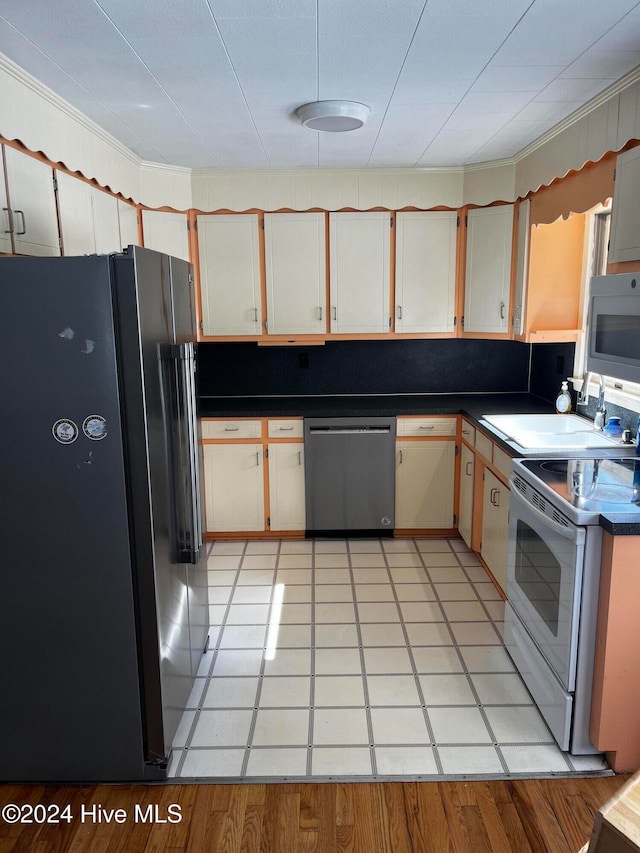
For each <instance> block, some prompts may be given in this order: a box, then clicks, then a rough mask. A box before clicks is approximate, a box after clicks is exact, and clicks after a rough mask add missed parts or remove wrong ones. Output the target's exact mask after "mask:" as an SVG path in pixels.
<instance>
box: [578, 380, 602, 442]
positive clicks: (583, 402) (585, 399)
mask: <svg viewBox="0 0 640 853" xmlns="http://www.w3.org/2000/svg"><path fill="white" fill-rule="evenodd" d="M593 375H594V376H595V377H597V378H598V381H599V387H598V405H597V406H596V415H595V418H594V419H593V428H594V429H597V430H601V429H602V428H603V427H604V425H605V423H606V422H607V408H606V406H605V404H604V376H603V375H602V374H601V373H594V374H593ZM590 377H591V371H589V370H587V371H585V374H584V376H583V377H582V388H581V389H580V393H579V394H578V405H579V406H587V405H588V404H589V379H590Z"/></svg>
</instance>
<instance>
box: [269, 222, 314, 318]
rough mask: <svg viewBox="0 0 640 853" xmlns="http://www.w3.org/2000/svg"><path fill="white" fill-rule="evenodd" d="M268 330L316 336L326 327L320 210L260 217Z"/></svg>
mask: <svg viewBox="0 0 640 853" xmlns="http://www.w3.org/2000/svg"><path fill="white" fill-rule="evenodd" d="M264 237H265V261H266V279H267V320H268V331H269V333H270V334H273V335H289V334H305V335H318V334H322V333H323V332H324V331H325V330H326V303H327V299H326V271H325V270H326V263H325V257H326V234H325V217H324V213H267V214H265V217H264Z"/></svg>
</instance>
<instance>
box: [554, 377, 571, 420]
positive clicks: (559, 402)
mask: <svg viewBox="0 0 640 853" xmlns="http://www.w3.org/2000/svg"><path fill="white" fill-rule="evenodd" d="M570 411H571V394H570V393H569V383H568V382H567V381H566V380H565V381H564V382H563V383H562V388H561V389H560V393H559V394H558V396H557V397H556V412H557V413H558V414H559V415H568V414H569V412H570Z"/></svg>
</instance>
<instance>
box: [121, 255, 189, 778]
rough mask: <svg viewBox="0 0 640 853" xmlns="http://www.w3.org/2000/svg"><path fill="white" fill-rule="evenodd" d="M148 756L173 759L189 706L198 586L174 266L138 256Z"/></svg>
mask: <svg viewBox="0 0 640 853" xmlns="http://www.w3.org/2000/svg"><path fill="white" fill-rule="evenodd" d="M113 264H114V269H115V273H116V276H115V282H116V289H117V304H118V318H119V330H120V335H119V340H120V354H121V359H120V366H121V381H122V399H123V406H124V411H125V418H124V423H125V443H126V446H127V449H128V455H129V472H130V498H131V500H130V520H131V526H132V541H133V549H134V555H135V558H134V581H135V585H136V588H137V592H138V596H137V601H138V638H139V651H140V665H141V684H142V712H143V721H144V728H145V743H146V757H147V759H148V760H149V761H160V762H161V761H162V760H163V759H164V758H165V757H166V756H167V754H168V751H169V749H170V747H171V743H172V740H173V737H174V735H175V732H176V729H177V727H178V724H179V722H180V718H181V715H182V712H183V710H184V708H185V705H186V702H187V699H188V697H189V694H190V691H191V686H192V679H191V658H190V648H189V619H188V586H187V585H188V578H187V571H186V566H185V565H184V564H182V563H181V562H177V561H176V559H175V555H174V548H175V546H174V542H173V538H174V536H173V524H172V508H171V499H172V498H171V474H170V471H169V446H168V435H167V419H168V418H169V419H170V418H171V415H169V414H168V412H167V405H168V401H167V399H166V389H165V388H164V383H163V382H162V379H161V377H162V360H161V351H162V349H161V348H162V347H163V346H165V345H170V344H172V343H173V335H174V330H173V317H172V302H171V285H170V271H169V260H168V258H167V257H166V256H164V255H161V254H159V253H157V252H152V251H150V250H148V249H139V248H138V247H135V249H134V250H133V251H131V250H129V256H124V257H121V256H115V257H114V259H113Z"/></svg>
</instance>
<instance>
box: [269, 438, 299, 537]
mask: <svg viewBox="0 0 640 853" xmlns="http://www.w3.org/2000/svg"><path fill="white" fill-rule="evenodd" d="M268 450H269V457H268V458H269V518H270V524H269V529H270V530H304V529H305V495H304V444H303V442H283V443H282V444H269V445H268Z"/></svg>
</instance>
